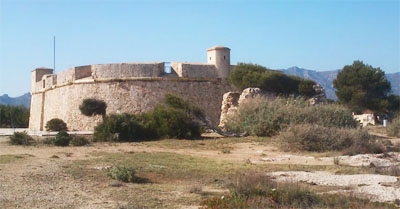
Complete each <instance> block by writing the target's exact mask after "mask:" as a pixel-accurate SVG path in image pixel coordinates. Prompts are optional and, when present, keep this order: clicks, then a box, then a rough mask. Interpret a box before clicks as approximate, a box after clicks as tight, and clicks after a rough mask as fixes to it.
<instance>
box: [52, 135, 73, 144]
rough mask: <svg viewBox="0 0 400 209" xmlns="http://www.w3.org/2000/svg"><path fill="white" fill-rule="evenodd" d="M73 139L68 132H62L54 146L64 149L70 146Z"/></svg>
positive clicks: (57, 136) (55, 140)
mask: <svg viewBox="0 0 400 209" xmlns="http://www.w3.org/2000/svg"><path fill="white" fill-rule="evenodd" d="M71 139H72V137H71V136H70V135H69V134H68V133H67V132H66V131H60V132H58V133H57V135H56V138H55V139H54V145H56V146H62V147H65V146H68V145H69V142H70V141H71Z"/></svg>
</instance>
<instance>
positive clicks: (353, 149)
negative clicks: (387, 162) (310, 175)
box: [280, 124, 386, 155]
mask: <svg viewBox="0 0 400 209" xmlns="http://www.w3.org/2000/svg"><path fill="white" fill-rule="evenodd" d="M280 138H281V140H282V141H283V142H284V143H283V144H282V145H283V148H284V149H290V150H303V151H313V152H325V151H343V152H344V154H346V155H355V154H365V153H383V152H384V151H385V150H386V148H385V146H384V145H383V144H381V143H378V142H376V139H375V137H374V136H372V135H370V134H368V132H367V131H366V130H360V129H346V128H335V127H323V126H318V125H311V124H302V125H295V126H291V127H289V128H288V129H286V130H285V131H283V132H282V133H281V134H280Z"/></svg>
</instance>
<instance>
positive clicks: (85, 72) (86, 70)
mask: <svg viewBox="0 0 400 209" xmlns="http://www.w3.org/2000/svg"><path fill="white" fill-rule="evenodd" d="M91 76H92V66H91V65H85V66H79V67H75V80H78V79H82V78H87V77H91Z"/></svg>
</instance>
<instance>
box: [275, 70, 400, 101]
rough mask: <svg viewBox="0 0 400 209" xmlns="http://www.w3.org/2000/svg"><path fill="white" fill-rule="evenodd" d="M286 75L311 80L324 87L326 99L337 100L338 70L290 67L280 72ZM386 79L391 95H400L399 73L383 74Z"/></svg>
mask: <svg viewBox="0 0 400 209" xmlns="http://www.w3.org/2000/svg"><path fill="white" fill-rule="evenodd" d="M282 71H283V72H284V73H285V74H287V75H295V76H299V77H301V78H306V79H311V80H313V81H315V82H317V83H319V84H321V85H322V87H324V89H325V92H326V96H327V97H328V99H333V100H337V97H336V94H335V91H336V89H335V88H333V80H335V78H336V76H337V74H338V73H339V72H340V70H332V71H320V72H318V71H315V70H307V69H303V68H299V67H291V68H288V69H285V70H282ZM385 76H386V79H387V80H388V81H389V82H390V83H391V84H392V92H393V94H396V95H400V72H399V73H388V74H385Z"/></svg>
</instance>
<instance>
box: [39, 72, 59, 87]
mask: <svg viewBox="0 0 400 209" xmlns="http://www.w3.org/2000/svg"><path fill="white" fill-rule="evenodd" d="M42 82H44V85H43V87H44V88H45V89H49V88H51V87H52V86H54V85H55V84H56V82H57V75H54V74H52V75H46V77H45V78H44V79H43V80H42Z"/></svg>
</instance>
